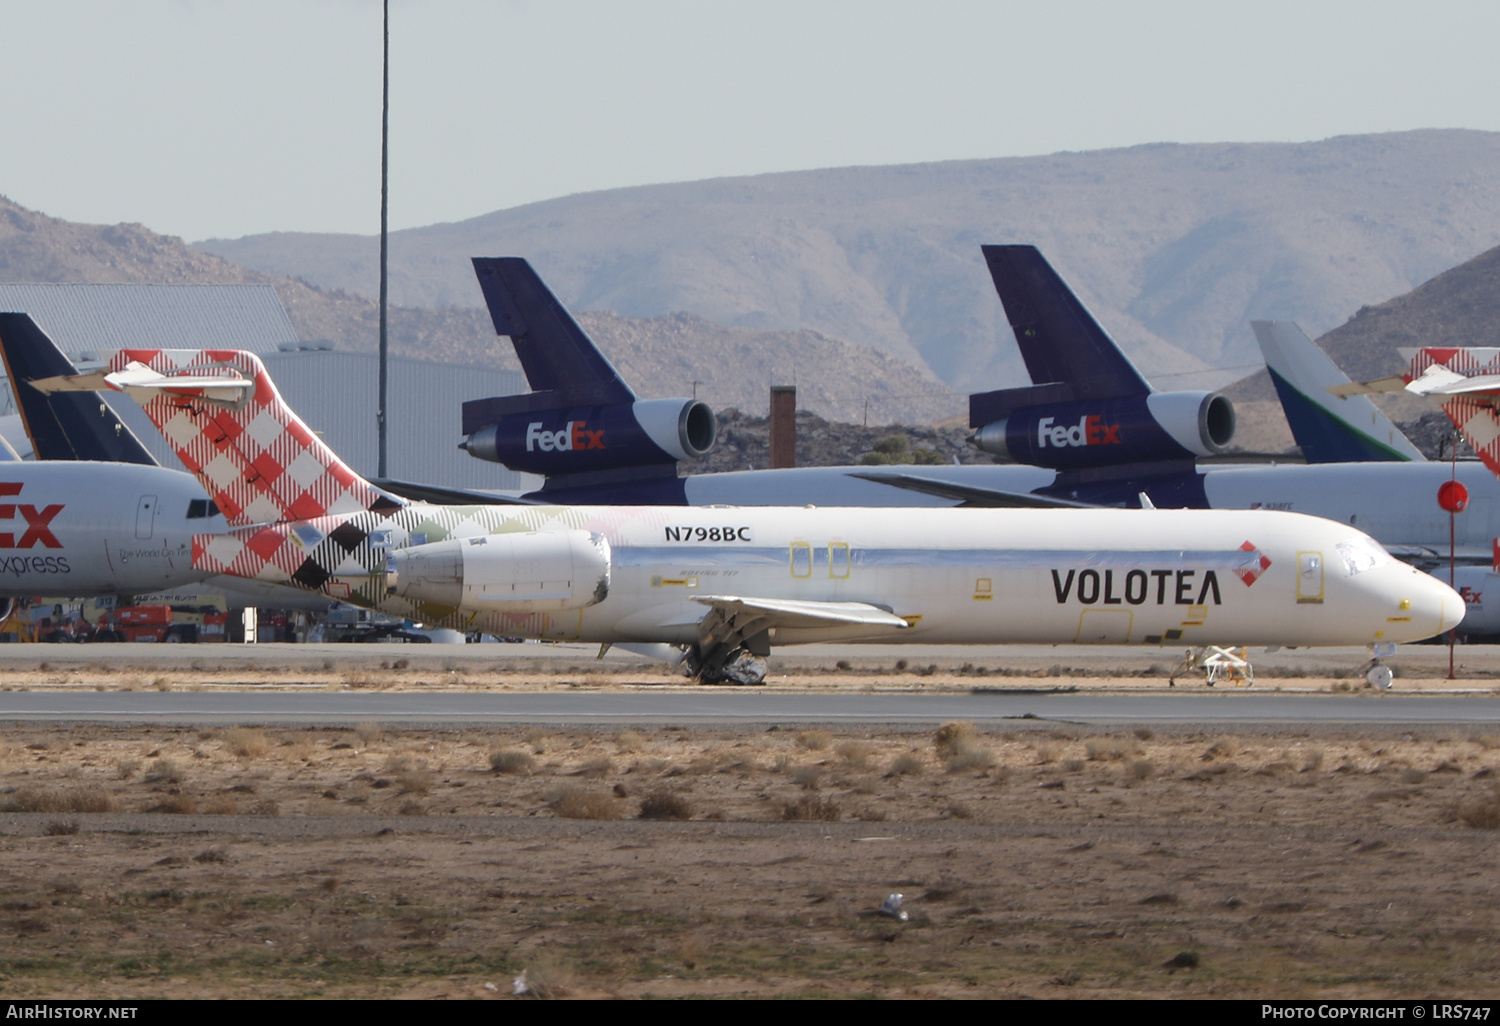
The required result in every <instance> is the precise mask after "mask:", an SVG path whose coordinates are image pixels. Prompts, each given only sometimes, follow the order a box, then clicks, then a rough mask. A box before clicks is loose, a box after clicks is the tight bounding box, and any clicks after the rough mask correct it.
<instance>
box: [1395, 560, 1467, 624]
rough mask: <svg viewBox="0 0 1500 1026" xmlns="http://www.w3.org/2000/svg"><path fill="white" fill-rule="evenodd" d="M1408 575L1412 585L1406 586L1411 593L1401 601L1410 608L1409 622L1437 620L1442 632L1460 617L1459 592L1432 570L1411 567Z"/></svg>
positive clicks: (1462, 610) (1419, 622) (1458, 620)
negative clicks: (1439, 578) (1434, 574)
mask: <svg viewBox="0 0 1500 1026" xmlns="http://www.w3.org/2000/svg"><path fill="white" fill-rule="evenodd" d="M1411 579H1412V582H1413V584H1414V585H1415V587H1413V588H1411V589H1408V590H1409V591H1411V592H1413V593H1414V594H1412V597H1411V598H1409V599H1402V600H1401V605H1402V606H1403V607H1404V608H1405V607H1409V608H1410V609H1411V622H1412V624H1413V625H1414V626H1420V627H1423V628H1425V627H1427V625H1429V624H1437V625H1438V626H1437V630H1436V633H1438V634H1446V633H1447V632H1448V631H1451V630H1452V629H1453V628H1455V627H1457V626H1458V625H1459V623H1460V622H1461V621H1462V620H1463V618H1464V599H1463V596H1462V595H1460V594H1459V593H1458V592H1456V591H1454V590H1453V589H1452V588H1450V587H1448V585H1447V584H1446V583H1445V582H1443V581H1440V580H1438V579H1437V578H1436V577H1434V576H1433V575H1432V574H1424V573H1422V572H1421V571H1420V570H1414V571H1413V572H1412V577H1411Z"/></svg>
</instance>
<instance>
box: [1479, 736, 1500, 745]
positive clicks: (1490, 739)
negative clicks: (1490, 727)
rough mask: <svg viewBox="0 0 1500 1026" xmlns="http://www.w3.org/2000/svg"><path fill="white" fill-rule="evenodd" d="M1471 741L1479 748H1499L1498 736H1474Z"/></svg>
mask: <svg viewBox="0 0 1500 1026" xmlns="http://www.w3.org/2000/svg"><path fill="white" fill-rule="evenodd" d="M1473 741H1474V743H1475V744H1476V745H1479V746H1480V747H1481V748H1500V734H1476V735H1475V736H1474V738H1473Z"/></svg>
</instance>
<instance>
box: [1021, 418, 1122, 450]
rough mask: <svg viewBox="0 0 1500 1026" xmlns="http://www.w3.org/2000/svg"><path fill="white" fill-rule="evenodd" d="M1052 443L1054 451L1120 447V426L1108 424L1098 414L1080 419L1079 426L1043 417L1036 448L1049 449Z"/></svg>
mask: <svg viewBox="0 0 1500 1026" xmlns="http://www.w3.org/2000/svg"><path fill="white" fill-rule="evenodd" d="M1048 442H1051V443H1052V447H1053V448H1054V449H1070V448H1074V447H1076V446H1081V445H1120V444H1121V442H1120V425H1118V424H1106V423H1104V418H1103V417H1101V416H1099V415H1098V414H1089V415H1087V416H1083V417H1079V418H1078V423H1077V424H1072V425H1064V424H1058V423H1056V418H1055V417H1043V418H1042V419H1041V420H1039V421H1037V422H1036V447H1037V448H1038V449H1045V448H1047V443H1048Z"/></svg>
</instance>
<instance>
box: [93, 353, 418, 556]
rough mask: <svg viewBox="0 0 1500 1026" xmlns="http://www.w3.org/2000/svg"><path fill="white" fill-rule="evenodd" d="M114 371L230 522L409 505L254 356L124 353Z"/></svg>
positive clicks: (115, 381)
mask: <svg viewBox="0 0 1500 1026" xmlns="http://www.w3.org/2000/svg"><path fill="white" fill-rule="evenodd" d="M110 369H111V370H112V371H114V372H115V373H114V374H112V375H111V376H110V378H109V379H108V383H109V385H110V387H113V388H117V389H118V390H120V391H123V392H125V393H127V394H129V395H131V396H132V398H134V399H135V400H136V401H137V402H139V403H140V404H141V408H142V409H144V410H145V411H146V415H147V416H148V417H150V418H151V422H152V423H153V424H155V425H156V426H157V428H158V429H159V430H160V431H161V433H162V435H163V436H165V438H166V439H167V442H168V444H170V445H171V446H172V449H173V451H174V452H176V453H177V457H178V459H180V460H182V463H183V466H185V467H187V469H188V470H189V471H190V472H191V473H192V474H193V475H195V476H196V477H197V478H198V480H199V481H200V482H201V483H202V485H203V487H204V488H205V489H206V490H207V491H208V494H209V495H211V496H212V497H213V500H214V502H215V503H216V504H217V505H218V507H219V509H220V511H222V512H223V514H224V516H225V517H226V518H227V519H228V521H229V523H230V525H231V526H241V525H247V524H267V523H277V522H280V521H285V520H307V519H310V518H312V517H318V516H323V515H324V514H328V513H358V512H363V511H366V510H374V511H377V512H385V511H389V510H394V509H397V508H399V507H401V506H404V505H406V501H405V500H404V499H401V498H398V497H396V496H393V495H390V494H388V493H387V492H384V491H381V490H380V489H379V488H376V487H375V486H374V485H372V484H370V482H368V481H366V480H365V479H364V478H362V477H360V476H359V475H358V474H357V473H355V472H354V471H353V470H352V469H350V467H349V466H348V465H347V464H346V463H344V461H343V460H341V459H339V458H338V456H336V455H335V454H334V452H333V450H332V449H330V448H328V446H327V445H324V444H323V441H322V439H320V438H318V436H317V435H315V434H313V432H312V431H311V430H310V429H309V428H308V426H307V425H306V424H304V423H303V422H302V419H301V418H300V417H298V416H297V415H296V414H295V413H293V412H292V410H291V408H290V407H288V406H287V404H286V402H285V401H284V400H283V399H282V398H281V394H280V393H279V392H277V391H276V386H275V385H274V384H272V382H271V376H270V375H269V374H268V373H266V368H265V365H264V364H263V363H261V362H260V359H259V357H257V356H256V355H255V354H254V353H247V352H242V351H240V350H233V349H202V350H199V349H123V350H121V351H120V352H119V353H118V354H116V355H115V357H114V359H113V360H112V361H111V363H110Z"/></svg>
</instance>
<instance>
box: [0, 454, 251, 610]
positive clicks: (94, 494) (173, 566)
mask: <svg viewBox="0 0 1500 1026" xmlns="http://www.w3.org/2000/svg"><path fill="white" fill-rule="evenodd" d="M224 529H225V525H224V518H223V517H221V516H211V515H209V505H208V500H207V498H206V497H205V496H204V494H203V489H202V487H201V486H200V485H199V484H198V483H197V481H195V480H194V479H193V478H192V477H190V476H189V475H187V474H184V473H182V472H181V471H176V470H167V469H164V468H162V467H152V466H140V465H137V464H130V463H75V462H55V463H49V462H41V463H15V462H10V463H4V464H0V597H5V598H16V597H24V596H32V595H68V596H73V597H84V596H90V595H114V594H134V593H137V592H148V591H155V590H157V589H160V588H172V587H177V586H179V585H183V584H189V583H192V582H195V581H201V580H203V579H204V578H206V577H207V576H208V575H207V574H205V573H203V572H202V571H200V570H195V569H194V568H193V565H192V538H193V535H195V534H201V533H203V532H205V531H222V530H224Z"/></svg>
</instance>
